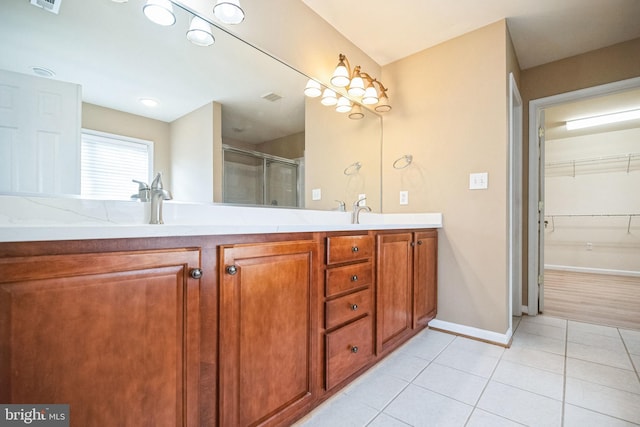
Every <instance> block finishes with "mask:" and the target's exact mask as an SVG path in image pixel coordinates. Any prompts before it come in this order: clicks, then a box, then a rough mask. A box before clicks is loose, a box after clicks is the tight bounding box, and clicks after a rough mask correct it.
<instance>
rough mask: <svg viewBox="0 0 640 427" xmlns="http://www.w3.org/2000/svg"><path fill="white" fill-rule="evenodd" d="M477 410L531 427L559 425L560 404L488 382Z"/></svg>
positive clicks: (546, 398) (554, 426)
mask: <svg viewBox="0 0 640 427" xmlns="http://www.w3.org/2000/svg"><path fill="white" fill-rule="evenodd" d="M478 408H480V409H484V410H485V411H488V412H491V413H493V414H496V415H500V416H502V417H504V418H508V419H510V420H512V421H516V422H519V423H522V424H526V425H531V426H538V427H543V426H553V427H558V426H560V425H561V418H562V402H560V401H558V400H555V399H551V398H549V397H545V396H540V395H539V394H535V393H531V392H529V391H525V390H520V389H519V388H515V387H511V386H508V385H505V384H500V383H498V382H494V381H490V382H489V385H488V386H487V388H486V390H485V391H484V393H482V397H480V401H479V402H478Z"/></svg>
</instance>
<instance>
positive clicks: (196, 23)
mask: <svg viewBox="0 0 640 427" xmlns="http://www.w3.org/2000/svg"><path fill="white" fill-rule="evenodd" d="M187 39H189V41H190V42H191V43H193V44H195V45H198V46H211V45H212V44H213V42H215V41H216V39H215V38H213V33H212V32H211V25H210V24H209V23H208V22H207V21H205V20H204V19H202V18H200V17H198V16H194V17H193V18H191V25H189V31H187Z"/></svg>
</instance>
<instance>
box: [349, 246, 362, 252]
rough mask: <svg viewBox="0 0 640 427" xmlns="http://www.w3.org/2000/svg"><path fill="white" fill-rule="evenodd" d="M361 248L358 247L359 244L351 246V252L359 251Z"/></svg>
mask: <svg viewBox="0 0 640 427" xmlns="http://www.w3.org/2000/svg"><path fill="white" fill-rule="evenodd" d="M359 250H360V249H358V247H357V246H354V247H352V248H351V252H358V251H359Z"/></svg>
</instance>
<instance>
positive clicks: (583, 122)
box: [566, 109, 640, 130]
mask: <svg viewBox="0 0 640 427" xmlns="http://www.w3.org/2000/svg"><path fill="white" fill-rule="evenodd" d="M635 119H640V109H638V110H630V111H621V112H618V113H612V114H603V115H601V116H594V117H585V118H583V119H576V120H568V121H567V124H566V127H567V130H574V129H583V128H587V127H592V126H600V125H607V124H610V123H619V122H626V121H627V120H635Z"/></svg>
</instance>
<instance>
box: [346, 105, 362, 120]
mask: <svg viewBox="0 0 640 427" xmlns="http://www.w3.org/2000/svg"><path fill="white" fill-rule="evenodd" d="M363 117H364V113H363V112H362V107H361V106H360V104H353V107H352V108H351V112H350V113H349V118H350V119H353V120H360V119H361V118H363Z"/></svg>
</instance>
